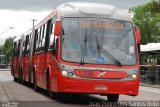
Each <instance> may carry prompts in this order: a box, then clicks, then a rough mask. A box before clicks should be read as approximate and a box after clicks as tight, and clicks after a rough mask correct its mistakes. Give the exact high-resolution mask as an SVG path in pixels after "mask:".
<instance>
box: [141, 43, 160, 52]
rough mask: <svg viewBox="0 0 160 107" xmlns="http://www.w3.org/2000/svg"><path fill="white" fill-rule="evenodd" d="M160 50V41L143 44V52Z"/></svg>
mask: <svg viewBox="0 0 160 107" xmlns="http://www.w3.org/2000/svg"><path fill="white" fill-rule="evenodd" d="M158 50H160V43H148V44H146V45H141V52H152V51H158Z"/></svg>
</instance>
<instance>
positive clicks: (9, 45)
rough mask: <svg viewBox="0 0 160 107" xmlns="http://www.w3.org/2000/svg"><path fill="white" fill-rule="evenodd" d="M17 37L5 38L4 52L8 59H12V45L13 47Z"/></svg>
mask: <svg viewBox="0 0 160 107" xmlns="http://www.w3.org/2000/svg"><path fill="white" fill-rule="evenodd" d="M14 38H15V37H9V38H7V39H6V40H5V43H4V45H3V51H4V54H5V55H6V57H7V61H8V62H9V61H10V58H11V56H12V47H13V40H14Z"/></svg>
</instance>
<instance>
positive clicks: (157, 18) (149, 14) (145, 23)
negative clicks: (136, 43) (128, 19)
mask: <svg viewBox="0 0 160 107" xmlns="http://www.w3.org/2000/svg"><path fill="white" fill-rule="evenodd" d="M129 12H130V13H133V14H134V17H133V21H134V23H135V24H136V25H137V26H138V27H139V28H140V30H141V44H147V43H150V42H160V0H154V1H151V2H149V3H147V4H145V5H138V6H137V7H134V8H131V9H130V10H129Z"/></svg>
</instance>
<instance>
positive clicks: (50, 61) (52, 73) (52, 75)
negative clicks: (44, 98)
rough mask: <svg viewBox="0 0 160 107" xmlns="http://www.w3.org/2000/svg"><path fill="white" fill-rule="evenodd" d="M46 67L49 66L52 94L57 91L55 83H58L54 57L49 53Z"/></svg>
mask: <svg viewBox="0 0 160 107" xmlns="http://www.w3.org/2000/svg"><path fill="white" fill-rule="evenodd" d="M47 65H49V67H48V68H49V73H50V77H49V79H50V86H49V88H50V90H51V91H53V92H57V91H58V87H57V82H58V71H57V63H56V61H55V59H54V56H53V55H52V54H51V52H48V53H47Z"/></svg>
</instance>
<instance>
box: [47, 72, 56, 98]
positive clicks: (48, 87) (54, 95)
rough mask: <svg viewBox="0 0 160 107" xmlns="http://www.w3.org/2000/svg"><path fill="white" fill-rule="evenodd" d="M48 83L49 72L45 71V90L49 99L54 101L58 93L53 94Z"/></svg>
mask: <svg viewBox="0 0 160 107" xmlns="http://www.w3.org/2000/svg"><path fill="white" fill-rule="evenodd" d="M49 82H50V78H49V71H48V70H47V72H46V90H47V92H48V94H49V97H50V98H51V99H53V100H56V99H57V96H58V93H56V92H53V91H51V90H50V84H49Z"/></svg>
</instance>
